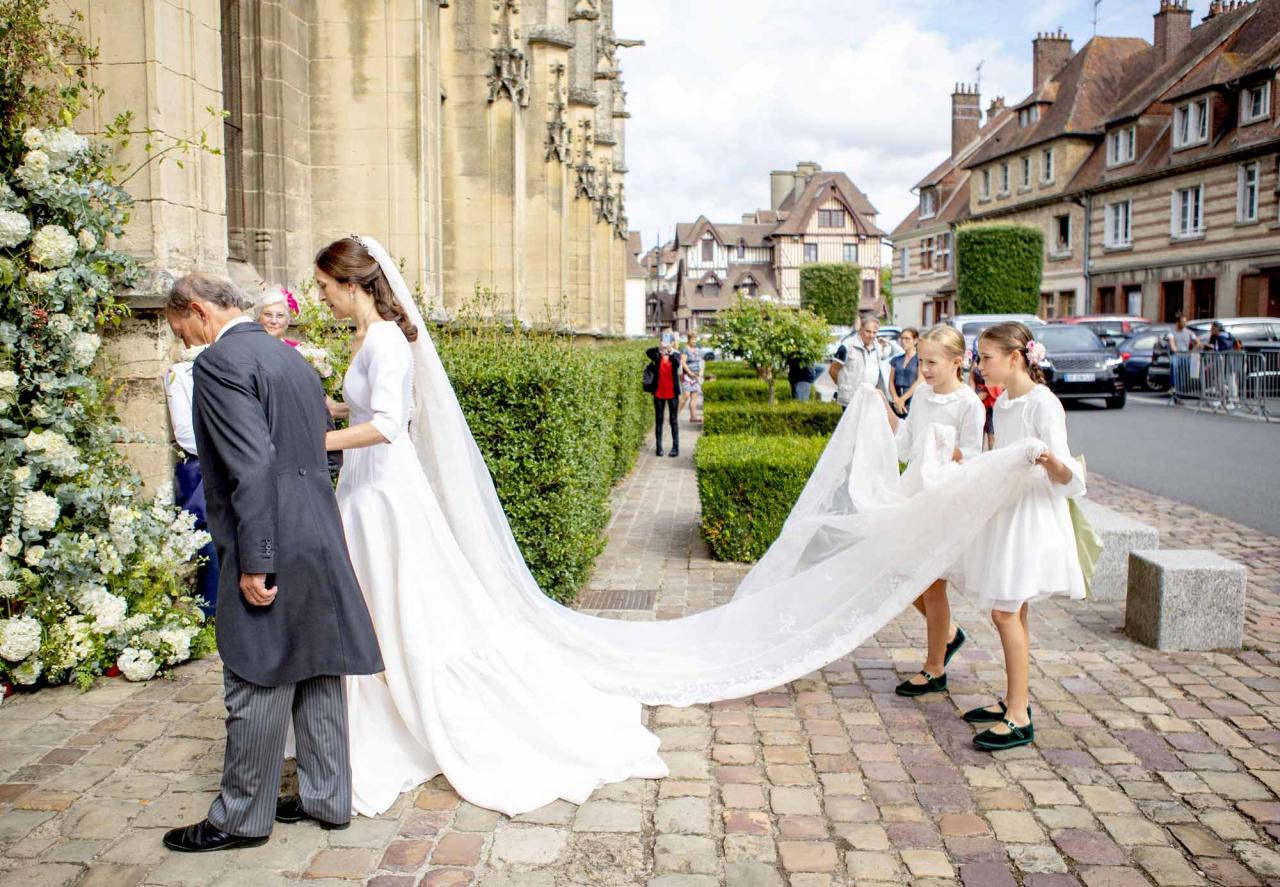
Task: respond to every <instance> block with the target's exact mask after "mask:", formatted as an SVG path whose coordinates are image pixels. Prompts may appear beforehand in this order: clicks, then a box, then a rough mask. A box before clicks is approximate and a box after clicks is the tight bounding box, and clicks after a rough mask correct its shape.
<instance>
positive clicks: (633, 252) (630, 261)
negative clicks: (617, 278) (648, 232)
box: [627, 231, 646, 277]
mask: <svg viewBox="0 0 1280 887" xmlns="http://www.w3.org/2000/svg"><path fill="white" fill-rule="evenodd" d="M643 252H644V240H643V239H642V238H641V236H640V232H639V231H628V232H627V276H628V277H645V276H646V272H645V270H644V265H641V264H640V254H641V253H643Z"/></svg>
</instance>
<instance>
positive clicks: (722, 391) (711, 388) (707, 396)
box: [702, 379, 769, 403]
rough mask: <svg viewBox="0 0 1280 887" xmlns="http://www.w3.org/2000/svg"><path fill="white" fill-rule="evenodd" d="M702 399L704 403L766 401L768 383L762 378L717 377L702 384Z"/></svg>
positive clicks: (767, 397)
mask: <svg viewBox="0 0 1280 887" xmlns="http://www.w3.org/2000/svg"><path fill="white" fill-rule="evenodd" d="M702 399H703V401H705V402H706V403H714V402H715V401H750V402H752V403H767V402H768V401H769V383H768V382H765V381H764V380H763V379H724V380H720V379H717V380H716V381H714V382H708V383H706V384H705V385H703V386H702Z"/></svg>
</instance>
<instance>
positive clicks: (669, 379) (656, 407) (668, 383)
mask: <svg viewBox="0 0 1280 887" xmlns="http://www.w3.org/2000/svg"><path fill="white" fill-rule="evenodd" d="M674 342H675V336H674V335H673V334H672V333H671V332H670V331H669V330H668V331H667V332H664V333H663V334H662V344H661V345H659V346H658V347H657V348H650V349H649V350H648V351H646V352H645V355H646V356H647V357H648V358H649V362H650V363H651V364H652V365H653V367H654V370H655V373H656V378H657V383H656V387H655V388H654V389H653V434H654V437H655V438H656V442H657V454H658V455H659V456H662V455H664V453H663V450H662V421H663V418H664V415H667V416H669V421H670V423H671V452H670V453H667V454H665V455H669V456H670V457H671V458H672V459H674V458H675V457H676V456H679V455H680V410H679V404H680V377H681V376H682V375H683V363H684V361H683V358H681V356H680V354H679V353H678V352H677V351H676V350H675V348H674V347H673V345H674Z"/></svg>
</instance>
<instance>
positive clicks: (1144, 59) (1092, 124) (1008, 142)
mask: <svg viewBox="0 0 1280 887" xmlns="http://www.w3.org/2000/svg"><path fill="white" fill-rule="evenodd" d="M1153 52H1154V50H1153V49H1152V48H1151V45H1150V44H1148V43H1147V41H1145V40H1141V39H1139V38H1137V37H1094V38H1093V39H1092V40H1090V41H1089V42H1088V43H1086V44H1085V45H1084V47H1083V48H1081V50H1080V51H1079V52H1077V53H1076V54H1075V55H1074V56H1072V57H1071V60H1070V61H1069V62H1067V64H1066V65H1065V66H1064V67H1063V69H1062V70H1061V71H1059V72H1058V73H1057V74H1056V75H1055V76H1054V77H1053V78H1052V81H1053V83H1054V84H1055V87H1054V88H1053V89H1047V88H1044V87H1042V88H1041V89H1040V90H1037V94H1038V95H1041V96H1047V95H1048V94H1050V93H1053V95H1054V96H1055V98H1054V99H1053V103H1052V104H1051V105H1049V106H1048V107H1046V108H1045V109H1044V110H1043V111H1042V112H1041V114H1040V120H1039V121H1038V122H1037V123H1034V124H1032V125H1030V126H1025V127H1009V128H1006V129H1004V130H1002V131H1001V132H999V133H997V134H996V135H995V136H994V137H993V138H991V139H990V140H989V141H987V143H986V144H984V145H983V146H982V148H981V149H980V150H979V151H978V152H977V153H976V154H975V155H974V156H973V158H971V159H970V160H969V161H968V162H967V163H966V164H965V166H967V167H969V168H973V167H975V166H978V165H980V164H983V163H986V162H988V161H990V160H994V159H996V158H998V157H1003V156H1005V155H1007V154H1012V153H1014V152H1016V151H1020V150H1023V149H1025V148H1028V147H1031V146H1033V145H1038V144H1041V143H1043V142H1047V141H1049V140H1050V139H1055V138H1059V137H1061V136H1064V135H1088V136H1094V135H1095V134H1097V133H1099V132H1100V128H1101V125H1102V123H1103V121H1104V120H1105V119H1106V117H1107V115H1108V114H1109V113H1110V112H1111V110H1112V109H1113V108H1114V107H1115V102H1116V98H1117V97H1118V96H1122V95H1126V94H1127V93H1128V92H1129V91H1130V90H1131V88H1132V82H1133V81H1134V80H1135V79H1136V78H1137V77H1139V76H1141V73H1142V71H1143V70H1144V68H1145V67H1146V65H1147V64H1149V63H1150V60H1151V54H1152V53H1153ZM1019 104H1020V105H1025V104H1026V103H1025V102H1022V103H1019Z"/></svg>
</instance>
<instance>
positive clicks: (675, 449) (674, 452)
mask: <svg viewBox="0 0 1280 887" xmlns="http://www.w3.org/2000/svg"><path fill="white" fill-rule="evenodd" d="M667 455H668V456H670V457H671V458H672V459H674V458H675V457H676V456H679V455H680V448H679V447H672V448H671V452H669V453H667Z"/></svg>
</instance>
